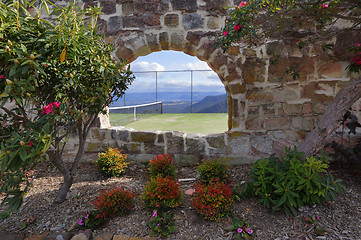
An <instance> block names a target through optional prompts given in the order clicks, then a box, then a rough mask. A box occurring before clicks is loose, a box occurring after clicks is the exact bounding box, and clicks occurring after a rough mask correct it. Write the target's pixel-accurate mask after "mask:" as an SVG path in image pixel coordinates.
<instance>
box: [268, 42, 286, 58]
mask: <svg viewBox="0 0 361 240" xmlns="http://www.w3.org/2000/svg"><path fill="white" fill-rule="evenodd" d="M266 49H267V50H266V53H267V55H268V56H270V57H277V56H280V55H282V53H283V50H284V44H283V42H282V41H273V42H269V43H267V44H266Z"/></svg>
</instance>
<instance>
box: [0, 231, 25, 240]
mask: <svg viewBox="0 0 361 240" xmlns="http://www.w3.org/2000/svg"><path fill="white" fill-rule="evenodd" d="M23 239H24V234H22V233H10V232H0V240H23Z"/></svg>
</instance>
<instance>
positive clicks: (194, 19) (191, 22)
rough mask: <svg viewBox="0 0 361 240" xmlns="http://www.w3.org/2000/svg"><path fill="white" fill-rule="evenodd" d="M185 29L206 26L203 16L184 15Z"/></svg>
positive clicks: (196, 14) (195, 14) (194, 14)
mask: <svg viewBox="0 0 361 240" xmlns="http://www.w3.org/2000/svg"><path fill="white" fill-rule="evenodd" d="M182 24H183V28H184V29H185V30H190V29H197V28H202V27H203V25H204V21H203V17H202V15H200V14H198V13H187V14H184V15H183V20H182Z"/></svg>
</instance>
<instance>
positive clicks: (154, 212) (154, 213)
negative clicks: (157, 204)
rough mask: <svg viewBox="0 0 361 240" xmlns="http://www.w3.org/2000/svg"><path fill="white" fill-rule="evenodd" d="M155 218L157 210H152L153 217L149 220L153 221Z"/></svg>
mask: <svg viewBox="0 0 361 240" xmlns="http://www.w3.org/2000/svg"><path fill="white" fill-rule="evenodd" d="M157 216H158V214H157V210H154V211H153V215H152V217H151V218H150V219H153V218H155V217H157Z"/></svg>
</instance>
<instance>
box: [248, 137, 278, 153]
mask: <svg viewBox="0 0 361 240" xmlns="http://www.w3.org/2000/svg"><path fill="white" fill-rule="evenodd" d="M251 145H252V147H253V148H255V149H256V150H257V151H259V152H261V153H265V154H272V152H273V141H272V139H271V138H270V137H269V136H267V135H255V134H252V135H251Z"/></svg>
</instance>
